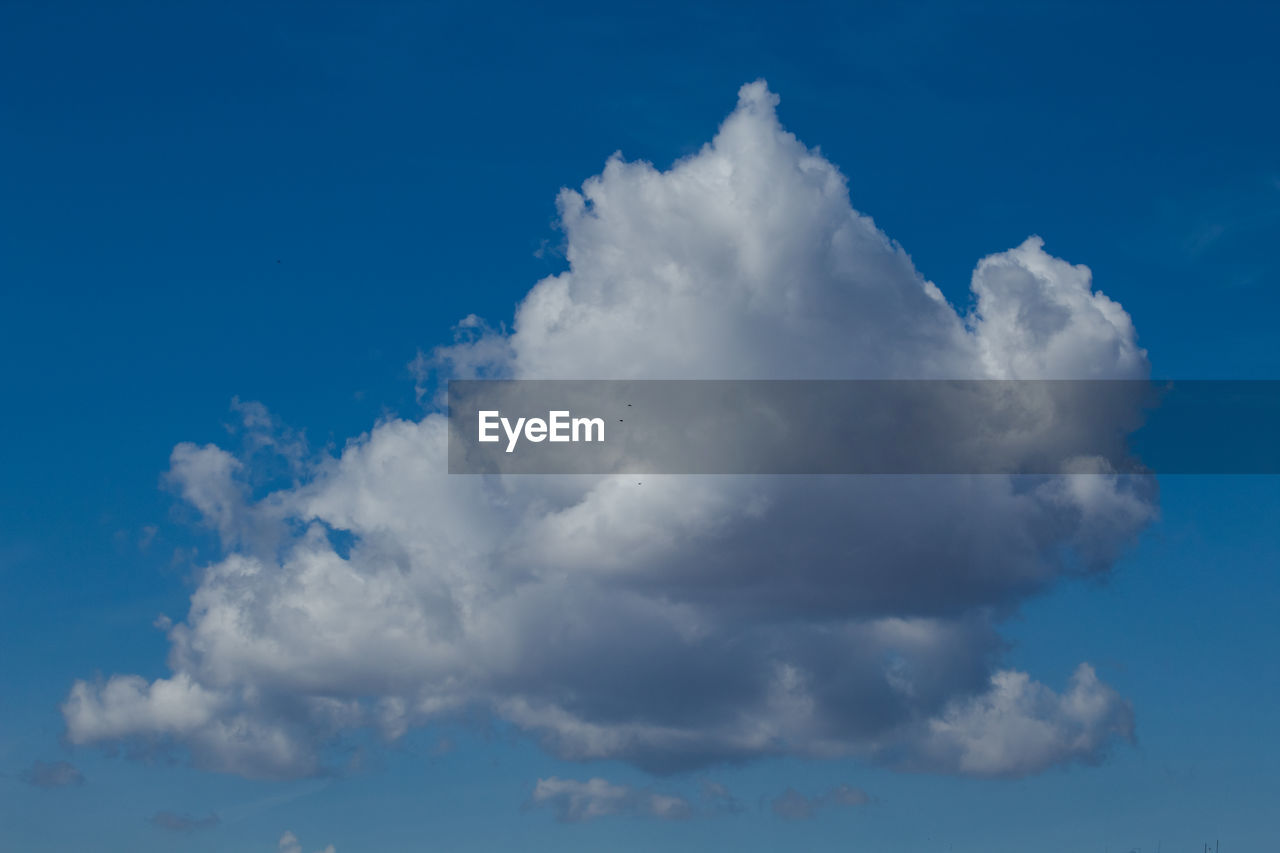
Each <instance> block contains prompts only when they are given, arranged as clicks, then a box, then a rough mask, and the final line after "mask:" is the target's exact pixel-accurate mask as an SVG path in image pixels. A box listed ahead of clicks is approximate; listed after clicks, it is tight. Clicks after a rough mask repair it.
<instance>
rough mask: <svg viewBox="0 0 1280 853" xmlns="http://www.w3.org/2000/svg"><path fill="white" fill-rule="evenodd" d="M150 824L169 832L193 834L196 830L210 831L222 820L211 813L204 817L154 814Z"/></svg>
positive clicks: (169, 813) (172, 813)
mask: <svg viewBox="0 0 1280 853" xmlns="http://www.w3.org/2000/svg"><path fill="white" fill-rule="evenodd" d="M151 823H152V825H154V826H158V827H160V828H161V829H167V830H169V831H170V832H195V831H196V830H198V829H212V828H213V827H215V826H217V825H218V824H220V823H222V819H221V818H220V817H218V816H217V815H216V814H214V813H213V812H210V813H209V814H207V815H206V816H204V817H195V816H194V815H189V814H177V813H175V812H166V811H162V812H156V813H155V814H153V815H152V816H151Z"/></svg>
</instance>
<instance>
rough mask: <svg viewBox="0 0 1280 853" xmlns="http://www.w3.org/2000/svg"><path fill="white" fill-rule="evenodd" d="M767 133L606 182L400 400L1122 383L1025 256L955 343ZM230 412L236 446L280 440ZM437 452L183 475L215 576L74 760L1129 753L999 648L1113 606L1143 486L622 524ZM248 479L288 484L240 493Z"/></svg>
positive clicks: (755, 490) (753, 97)
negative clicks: (858, 381) (477, 384)
mask: <svg viewBox="0 0 1280 853" xmlns="http://www.w3.org/2000/svg"><path fill="white" fill-rule="evenodd" d="M777 104H778V99H777V97H776V96H775V95H774V94H772V93H771V92H770V91H769V90H768V89H767V87H766V86H765V85H764V83H762V82H757V83H752V84H749V85H747V86H744V87H743V88H742V90H741V92H740V94H739V101H738V105H737V108H736V109H735V110H734V111H733V112H732V114H731V115H730V116H729V117H728V118H727V119H726V120H725V122H724V123H723V125H722V126H721V127H720V129H719V131H718V133H717V134H716V135H715V138H714V139H713V140H712V141H711V142H710V143H708V144H707V145H706V146H704V147H703V148H702V150H700V151H699V152H697V153H696V154H694V155H692V156H690V157H687V158H685V159H683V160H681V161H679V162H677V163H676V164H674V165H673V166H672V167H671V168H670V169H667V170H659V169H657V168H655V167H654V166H652V165H650V164H648V163H643V162H628V161H626V160H624V159H623V158H622V157H621V156H619V155H615V156H614V157H612V158H610V159H609V161H608V162H607V163H606V165H605V167H604V170H603V172H602V173H601V174H600V175H598V176H596V177H593V178H591V179H589V180H588V181H587V182H586V183H585V184H583V186H582V188H581V190H580V191H574V190H564V191H562V192H561V194H560V196H559V201H558V204H559V211H560V219H561V223H562V226H563V229H564V231H565V234H566V238H567V250H566V253H567V259H568V269H567V270H566V271H565V272H563V273H561V274H559V275H555V276H551V277H549V278H546V279H544V280H542V281H540V282H538V283H537V284H536V285H535V286H534V287H533V288H532V289H531V290H530V291H529V293H528V294H527V295H526V296H525V298H524V299H523V301H522V302H521V303H520V305H519V307H518V309H517V311H516V315H515V317H514V321H513V322H512V323H511V324H510V325H509V327H508V326H505V325H501V324H499V325H497V326H493V325H491V324H487V323H485V322H483V321H481V320H480V319H479V318H475V317H468V318H466V319H465V320H464V321H463V323H462V326H463V328H462V329H461V330H460V335H459V338H458V339H457V340H455V341H454V342H452V343H451V344H449V345H446V346H442V347H440V348H438V349H437V350H435V351H433V352H431V353H428V354H427V355H425V356H424V357H423V359H421V360H420V362H419V363H418V368H419V376H420V378H422V377H426V376H427V374H431V375H432V376H434V377H436V378H437V379H438V378H442V377H446V376H452V377H474V376H499V377H513V378H556V379H566V378H604V379H608V378H677V379H679V378H719V379H754V378H761V379H772V378H1017V379H1037V378H1127V379H1139V378H1145V377H1146V376H1147V374H1148V365H1147V360H1146V353H1145V352H1144V351H1143V350H1142V349H1141V348H1139V347H1138V345H1137V342H1136V333H1135V330H1134V326H1133V324H1132V323H1131V322H1130V319H1129V317H1128V315H1127V314H1126V313H1125V311H1124V310H1123V308H1122V307H1121V306H1120V305H1118V304H1117V303H1116V302H1114V301H1113V300H1111V299H1109V298H1108V297H1107V296H1105V295H1104V294H1103V293H1101V292H1100V291H1098V290H1096V289H1094V287H1093V282H1092V279H1091V275H1090V272H1089V270H1088V269H1087V268H1086V267H1083V266H1078V265H1071V264H1068V263H1066V262H1065V261H1062V260H1059V259H1057V258H1054V257H1052V256H1051V255H1049V254H1048V253H1047V252H1046V251H1045V248H1044V244H1043V243H1042V241H1041V240H1040V239H1039V238H1035V237H1032V238H1030V239H1028V240H1027V241H1025V242H1024V243H1022V244H1021V245H1019V246H1017V247H1014V248H1013V249H1010V250H1009V251H1007V252H1002V253H999V254H996V255H992V256H990V257H987V258H985V259H983V260H981V261H980V262H979V263H978V265H977V268H976V269H975V271H974V274H973V280H972V283H971V287H972V292H973V295H974V301H973V307H972V309H971V310H970V311H968V312H967V313H962V312H960V311H957V310H956V309H955V308H954V307H953V306H951V305H950V304H948V302H947V301H946V299H945V298H944V297H943V294H942V293H941V291H940V290H939V289H938V288H937V287H936V286H935V285H934V284H933V283H931V282H930V281H928V280H927V279H925V278H924V276H922V275H921V274H920V272H919V271H917V270H916V269H915V267H914V265H913V264H912V262H911V259H910V257H909V256H908V255H907V253H906V252H905V251H904V250H903V249H902V247H900V246H899V245H898V244H896V243H895V242H893V241H892V240H891V239H889V238H888V237H887V236H886V235H885V234H883V233H882V232H881V231H879V230H878V229H877V228H876V226H875V225H874V223H873V222H872V221H871V219H869V218H868V217H867V216H865V215H863V214H861V213H859V212H857V211H856V210H854V208H853V207H852V205H851V202H850V198H849V195H848V190H847V186H846V182H845V179H844V178H843V176H842V175H841V173H840V172H839V171H838V170H837V168H836V167H835V166H834V165H832V164H831V163H830V162H829V161H827V160H826V159H825V158H824V157H822V156H821V154H819V153H818V152H817V151H815V150H812V149H809V148H807V147H806V146H805V145H803V144H802V143H801V142H799V141H798V140H797V139H796V138H795V137H794V136H793V135H791V134H790V133H788V132H787V131H785V130H784V129H783V128H782V126H781V125H780V123H779V121H778V118H777V115H776V109H775V108H776V106H777ZM424 381H426V380H425V379H424ZM427 399H431V396H430V394H428V395H427ZM237 405H238V410H239V412H240V413H241V415H242V416H243V420H244V424H243V426H244V428H245V429H247V430H251V431H252V430H268V431H270V430H273V429H278V425H276V424H274V422H273V421H272V419H271V418H270V417H269V416H268V415H267V414H266V413H265V411H264V410H262V409H260V408H258V407H255V406H252V405H248V404H237ZM1095 414H1096V413H1093V412H1091V411H1090V409H1089V407H1087V406H1082V407H1079V409H1074V408H1073V409H1071V410H1068V411H1059V412H1056V413H1055V414H1054V417H1056V418H1058V419H1059V420H1060V421H1061V422H1062V423H1063V425H1064V427H1063V428H1064V429H1073V428H1080V429H1087V428H1088V427H1089V424H1090V418H1092V417H1094V416H1095ZM446 435H447V433H446V425H445V420H444V416H443V414H441V413H440V412H438V411H432V412H431V413H430V414H427V415H426V416H425V417H423V418H422V419H420V420H417V421H413V420H405V419H398V418H393V419H389V420H385V421H383V422H380V423H378V424H377V425H375V426H374V427H373V428H372V429H371V431H370V432H369V433H367V434H365V435H362V436H360V437H358V438H357V439H354V440H353V441H351V442H349V443H348V445H347V447H346V448H345V449H344V450H343V452H342V453H341V455H340V456H339V457H337V458H331V457H327V456H323V455H321V456H320V457H319V458H318V461H314V462H309V463H308V462H305V461H304V460H306V459H309V458H311V457H309V456H308V454H307V452H306V451H305V449H304V447H303V442H302V439H301V437H300V436H298V435H294V434H291V433H290V434H282V436H281V437H279V438H278V439H274V440H268V439H265V438H258V439H256V440H252V441H246V442H244V448H245V449H244V451H243V452H241V453H239V454H238V455H237V454H234V453H231V452H229V451H227V450H225V449H223V448H219V447H216V446H212V445H207V446H203V447H201V446H196V445H192V444H182V445H179V446H178V447H177V448H176V449H175V450H174V453H173V458H172V467H171V470H170V481H171V483H172V484H173V486H174V488H175V489H176V490H177V492H178V493H179V494H180V495H181V496H182V497H183V498H184V499H185V500H186V501H187V502H188V503H189V504H190V505H191V506H192V507H194V508H195V509H196V510H197V511H198V512H199V513H200V514H201V516H202V517H203V519H204V521H205V523H206V524H207V525H208V526H209V527H210V528H211V529H213V530H215V531H216V532H217V533H218V534H219V536H220V538H221V541H222V543H223V546H224V549H225V554H223V555H222V556H221V557H220V558H219V559H217V560H216V561H214V562H212V563H211V564H209V565H207V566H205V567H204V568H203V570H202V573H201V576H200V579H199V584H198V587H197V589H196V590H195V592H194V594H193V595H192V598H191V607H190V610H189V612H188V613H187V615H186V617H185V619H184V620H182V621H175V623H174V624H172V625H171V626H170V627H169V628H168V638H169V641H170V644H171V652H170V656H169V667H170V670H171V674H170V675H168V676H166V677H163V678H159V679H155V680H152V681H147V680H145V679H143V678H141V677H139V676H135V675H114V676H111V677H109V678H107V679H105V680H97V681H78V682H76V683H75V684H74V686H73V687H72V688H71V691H70V695H69V696H68V698H67V700H66V702H65V703H64V706H63V712H64V716H65V718H66V722H67V728H68V735H69V738H70V740H71V741H73V742H75V743H80V744H87V743H114V742H121V741H124V742H128V743H131V744H134V745H135V746H139V747H143V748H151V749H182V750H186V751H187V752H188V754H189V755H190V756H191V758H192V759H193V760H194V761H195V762H196V763H197V764H199V765H200V766H204V767H209V768H213V769H217V770H224V771H229V772H235V773H242V774H246V775H255V776H293V775H300V774H308V773H315V772H318V771H320V770H321V769H323V767H324V765H325V757H324V750H325V747H326V745H327V744H331V743H333V742H334V741H335V739H340V738H341V737H343V736H344V734H347V733H351V732H353V731H356V730H359V729H363V728H374V729H376V730H378V731H380V732H381V733H382V734H383V736H385V737H386V738H388V739H395V738H398V737H400V736H402V735H403V734H404V733H405V732H406V731H408V730H409V729H410V728H412V727H415V726H421V725H424V724H426V723H428V722H430V721H432V720H435V719H438V718H441V717H443V716H447V715H452V714H461V713H464V712H466V713H470V712H474V711H476V710H480V711H482V712H485V713H488V714H491V715H493V716H495V717H497V718H499V719H502V720H505V721H507V722H509V723H511V724H514V725H515V726H516V727H518V728H519V729H521V730H523V731H525V732H527V733H528V734H529V735H530V736H532V737H534V738H536V739H537V740H538V741H539V742H540V743H542V744H543V745H544V746H545V747H546V748H547V749H548V750H550V751H552V752H554V753H555V754H557V755H559V756H561V757H564V758H569V759H582V760H586V759H605V758H607V759H619V760H623V761H628V762H631V763H633V764H635V765H637V766H639V767H642V768H645V769H648V770H652V771H655V772H667V771H675V770H680V769H685V768H694V767H699V766H705V765H707V764H710V763H713V762H717V761H724V760H746V759H751V758H755V757H759V756H767V755H796V756H809V757H835V756H853V757H858V758H862V759H865V760H870V761H876V762H881V763H883V764H886V765H889V766H893V767H901V768H904V769H910V770H921V771H941V772H955V773H966V774H976V775H986V776H1001V775H1019V774H1025V773H1032V772H1036V771H1038V770H1041V769H1043V768H1045V767H1048V766H1050V765H1053V764H1058V763H1063V762H1071V761H1085V762H1091V761H1097V760H1099V759H1100V757H1101V756H1102V755H1104V754H1105V750H1106V748H1107V747H1108V745H1109V744H1110V743H1111V742H1112V741H1113V740H1114V739H1116V738H1121V739H1123V738H1128V737H1131V736H1132V732H1133V718H1132V712H1131V710H1130V708H1129V706H1128V704H1127V703H1126V702H1125V701H1124V700H1123V699H1122V698H1121V697H1120V696H1118V695H1117V694H1116V693H1115V691H1113V690H1111V689H1110V688H1108V687H1107V686H1106V685H1104V684H1102V683H1101V682H1099V681H1098V680H1097V678H1096V676H1095V675H1094V673H1093V670H1092V669H1089V668H1087V667H1083V668H1081V669H1080V670H1078V671H1077V672H1076V675H1075V676H1074V678H1073V680H1072V681H1071V682H1070V684H1068V685H1067V686H1066V688H1065V690H1064V691H1062V692H1058V691H1056V690H1054V689H1053V688H1051V687H1050V686H1048V685H1046V684H1044V683H1041V682H1038V681H1035V680H1033V679H1032V677H1031V676H1030V675H1028V674H1026V673H1022V672H1018V671H1014V670H1010V669H1007V668H1004V667H1002V666H1001V665H1000V657H1001V653H1002V650H1003V647H1004V643H1003V641H1002V639H1001V637H1000V634H999V631H998V628H999V624H1000V622H1001V620H1002V619H1004V618H1006V617H1008V616H1009V615H1010V614H1011V613H1013V612H1014V611H1015V610H1016V609H1017V607H1018V606H1019V604H1020V603H1021V602H1022V601H1024V600H1025V599H1026V598H1027V597H1029V596H1031V595H1034V594H1036V593H1038V592H1041V591H1043V590H1045V589H1047V588H1048V587H1050V586H1051V585H1052V584H1054V583H1055V582H1057V581H1059V580H1060V579H1061V578H1063V577H1065V576H1069V575H1075V574H1098V573H1103V572H1106V571H1107V570H1108V568H1109V567H1110V565H1111V562H1112V561H1113V560H1114V558H1115V556H1116V555H1117V554H1119V553H1120V552H1121V551H1122V549H1123V548H1124V547H1126V546H1127V544H1128V543H1130V542H1131V541H1132V540H1133V538H1134V537H1135V536H1136V535H1137V533H1138V532H1139V531H1140V530H1141V529H1142V527H1143V526H1144V525H1145V524H1147V523H1148V522H1149V521H1150V520H1151V519H1152V518H1153V517H1154V516H1155V513H1156V496H1155V493H1154V487H1153V484H1152V482H1151V481H1150V480H1149V479H1146V478H1140V477H1125V476H1117V475H1114V474H1110V473H1108V472H1107V470H1106V469H1105V467H1101V466H1099V465H1098V464H1097V463H1096V462H1094V461H1091V460H1087V459H1085V460H1080V461H1079V470H1080V471H1082V472H1083V471H1089V472H1093V473H1090V474H1088V475H1083V474H1082V475H1080V476H1066V477H1001V476H994V475H993V476H973V477H964V476H957V477H944V478H937V477H929V478H919V477H825V478H804V477H777V478H770V477H747V476H742V477H647V478H646V481H645V484H644V488H643V489H637V488H635V484H634V482H631V481H630V480H628V479H624V478H615V477H525V478H521V477H512V478H500V479H494V478H484V477H459V476H454V477H450V476H448V475H447V474H446V473H445V472H446V470H447V465H446ZM273 452H274V453H279V454H280V455H281V456H282V457H283V460H282V461H281V463H280V465H282V466H283V468H282V469H280V470H285V471H287V472H289V473H288V478H287V480H288V482H286V483H279V478H277V479H276V480H275V481H272V480H271V478H270V477H267V478H265V479H264V478H263V476H262V475H261V473H260V471H261V469H262V467H263V466H264V465H265V464H266V463H265V462H264V461H263V457H264V455H269V454H271V453H273ZM268 481H271V482H276V483H277V485H276V486H275V489H274V491H270V492H269V493H268V494H266V495H265V496H264V497H255V495H260V494H262V493H263V487H262V484H263V483H264V482H268ZM1059 675H1066V674H1065V673H1062V674H1059ZM549 781H550V780H549ZM558 783H559V784H562V785H563V784H570V783H564V782H563V781H562V780H558ZM572 784H588V785H589V784H591V783H572ZM605 784H606V785H607V783H605ZM569 791H570V789H568V788H564V789H561V790H560V791H559V792H558V793H557V794H556V795H555V797H556V799H555V800H554V801H555V802H572V801H573V795H572V794H571V793H570V792H569ZM547 796H548V797H551V795H550V794H548V795H547ZM624 799H625V798H624ZM598 800H599V798H598V797H597V798H595V799H590V800H589V802H596V801H598ZM606 800H607V798H606ZM565 808H566V809H568V810H569V811H566V814H569V813H572V808H571V807H570V806H566V807H565ZM583 808H585V809H587V810H589V809H590V806H584V807H583Z"/></svg>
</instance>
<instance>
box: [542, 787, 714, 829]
mask: <svg viewBox="0 0 1280 853" xmlns="http://www.w3.org/2000/svg"><path fill="white" fill-rule="evenodd" d="M529 804H530V805H532V806H541V807H546V808H549V809H551V810H552V812H554V814H555V816H556V820H559V821H562V822H564V823H580V822H582V821H585V820H592V819H594V818H598V817H606V816H608V815H631V816H633V817H654V818H659V819H661V820H680V819H683V818H687V817H690V816H692V814H693V806H692V805H691V804H690V803H689V801H688V800H685V799H684V798H682V797H675V796H670V795H667V794H657V793H654V792H652V791H643V790H640V789H638V788H633V787H631V786H629V785H615V784H613V783H611V782H608V781H606V780H604V779H600V778H595V779H588V780H587V781H586V782H580V781H577V780H574V779H561V778H559V777H556V776H552V777H550V778H549V779H539V780H538V784H537V785H535V786H534V789H533V795H532V796H531V797H530V798H529Z"/></svg>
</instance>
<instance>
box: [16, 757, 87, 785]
mask: <svg viewBox="0 0 1280 853" xmlns="http://www.w3.org/2000/svg"><path fill="white" fill-rule="evenodd" d="M21 779H22V781H23V782H26V783H27V784H28V785H34V786H35V787H37V788H69V787H72V786H75V785H83V784H84V781H85V780H84V774H83V773H81V772H80V768H78V767H76V766H75V765H74V764H72V763H71V762H69V761H37V762H35V763H34V764H32V765H31V766H30V767H28V768H27V769H26V770H24V771H22V774H21Z"/></svg>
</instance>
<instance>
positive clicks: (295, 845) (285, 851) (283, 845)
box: [277, 832, 337, 853]
mask: <svg viewBox="0 0 1280 853" xmlns="http://www.w3.org/2000/svg"><path fill="white" fill-rule="evenodd" d="M277 849H278V850H279V851H280V853H302V843H301V842H300V841H298V836H296V835H294V834H293V833H292V832H286V833H285V834H284V835H282V836H280V841H279V843H278V845H277ZM316 853H337V848H336V847H334V846H333V845H332V844H330V845H329V846H328V847H325V848H324V849H323V850H317V851H316Z"/></svg>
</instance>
